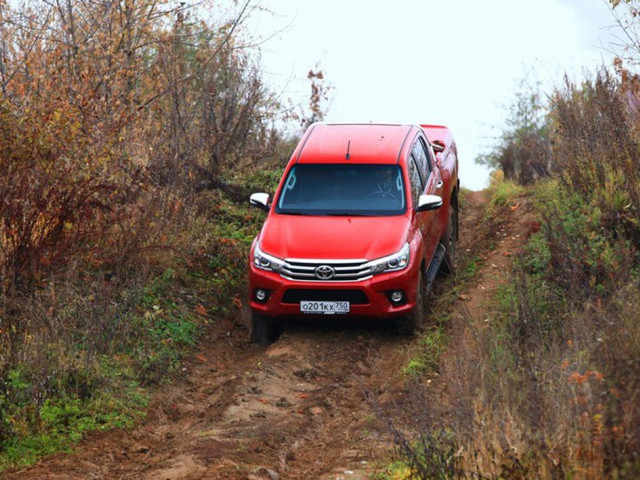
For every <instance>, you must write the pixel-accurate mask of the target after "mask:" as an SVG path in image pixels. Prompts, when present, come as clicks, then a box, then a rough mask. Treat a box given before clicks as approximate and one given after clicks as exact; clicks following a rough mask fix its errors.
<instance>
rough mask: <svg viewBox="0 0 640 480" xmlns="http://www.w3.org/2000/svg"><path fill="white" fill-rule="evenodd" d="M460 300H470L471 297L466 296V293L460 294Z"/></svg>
mask: <svg viewBox="0 0 640 480" xmlns="http://www.w3.org/2000/svg"><path fill="white" fill-rule="evenodd" d="M458 298H459V299H460V300H469V299H470V298H471V297H470V296H469V295H465V294H464V293H460V294H458Z"/></svg>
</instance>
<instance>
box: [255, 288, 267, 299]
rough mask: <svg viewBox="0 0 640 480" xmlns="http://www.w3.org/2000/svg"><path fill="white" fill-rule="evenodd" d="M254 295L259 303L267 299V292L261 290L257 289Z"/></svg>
mask: <svg viewBox="0 0 640 480" xmlns="http://www.w3.org/2000/svg"><path fill="white" fill-rule="evenodd" d="M254 295H255V297H256V300H257V301H259V302H264V301H265V300H266V299H267V292H266V291H265V290H262V289H261V288H258V289H256V291H255V293H254Z"/></svg>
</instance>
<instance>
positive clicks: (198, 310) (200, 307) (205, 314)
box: [196, 303, 209, 317]
mask: <svg viewBox="0 0 640 480" xmlns="http://www.w3.org/2000/svg"><path fill="white" fill-rule="evenodd" d="M196 313H197V314H199V315H202V316H203V317H208V316H209V312H208V311H207V308H206V307H205V306H204V305H202V304H201V303H199V304H198V306H196Z"/></svg>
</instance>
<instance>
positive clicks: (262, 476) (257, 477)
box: [249, 467, 280, 480]
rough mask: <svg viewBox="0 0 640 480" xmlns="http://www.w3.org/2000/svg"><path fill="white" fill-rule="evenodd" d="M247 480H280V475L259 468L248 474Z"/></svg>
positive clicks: (267, 469)
mask: <svg viewBox="0 0 640 480" xmlns="http://www.w3.org/2000/svg"><path fill="white" fill-rule="evenodd" d="M249 480H280V474H279V473H278V472H276V471H275V470H271V469H269V468H265V467H260V468H256V469H255V470H253V471H252V472H251V473H250V474H249Z"/></svg>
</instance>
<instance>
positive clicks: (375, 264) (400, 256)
mask: <svg viewBox="0 0 640 480" xmlns="http://www.w3.org/2000/svg"><path fill="white" fill-rule="evenodd" d="M409 252H410V249H409V244H408V243H405V244H404V247H402V249H401V250H400V251H399V252H398V253H394V254H393V255H389V256H388V257H382V258H378V259H376V260H371V261H370V262H369V268H371V273H373V274H376V273H382V272H395V271H397V270H402V269H404V268H406V267H407V265H409Z"/></svg>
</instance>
